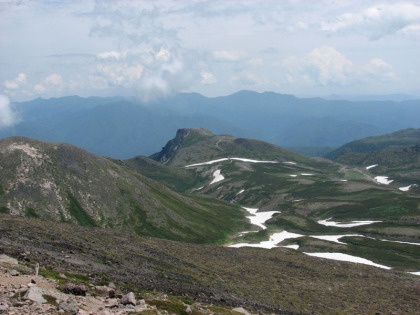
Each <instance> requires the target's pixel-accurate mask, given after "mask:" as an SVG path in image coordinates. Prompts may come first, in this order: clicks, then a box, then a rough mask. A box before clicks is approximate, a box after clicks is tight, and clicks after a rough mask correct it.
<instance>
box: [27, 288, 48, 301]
mask: <svg viewBox="0 0 420 315" xmlns="http://www.w3.org/2000/svg"><path fill="white" fill-rule="evenodd" d="M42 294H44V292H43V290H42V289H40V288H38V287H37V286H34V287H31V288H29V290H28V291H27V292H26V294H25V296H24V297H23V299H24V300H31V301H33V302H35V303H39V304H42V303H45V302H47V300H46V299H44V297H43V296H42Z"/></svg>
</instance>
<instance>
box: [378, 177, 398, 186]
mask: <svg viewBox="0 0 420 315" xmlns="http://www.w3.org/2000/svg"><path fill="white" fill-rule="evenodd" d="M375 180H376V181H377V182H378V183H379V184H384V185H389V184H391V183H392V182H393V181H394V180H389V179H388V176H376V177H375Z"/></svg>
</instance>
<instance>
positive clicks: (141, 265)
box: [0, 215, 420, 314]
mask: <svg viewBox="0 0 420 315" xmlns="http://www.w3.org/2000/svg"><path fill="white" fill-rule="evenodd" d="M0 235H1V237H0V253H4V254H7V255H9V256H12V257H15V258H19V259H21V263H23V264H25V265H26V266H28V267H31V268H33V265H34V264H35V263H36V262H38V263H39V264H40V274H42V275H44V276H49V277H53V278H56V279H57V280H58V281H61V282H63V279H61V280H60V276H59V275H60V273H65V275H66V277H68V278H71V281H68V279H67V280H65V281H67V282H75V283H76V284H77V283H80V284H84V285H87V286H89V284H92V285H94V286H103V285H106V286H108V285H109V282H110V281H112V282H113V283H114V284H115V285H116V287H117V289H119V290H120V291H121V292H120V293H121V294H127V293H129V292H130V291H132V292H133V293H134V294H135V296H136V300H141V299H145V302H146V304H149V305H157V304H158V302H148V300H151V299H152V297H151V296H149V294H150V293H153V291H156V292H163V293H165V294H168V295H169V300H171V299H172V297H174V298H175V297H177V298H176V301H184V302H183V303H185V304H189V305H191V307H192V306H193V305H196V303H204V304H206V305H210V304H212V305H213V306H230V307H231V308H232V307H243V308H245V309H246V310H248V311H252V312H258V313H276V314H281V313H283V312H286V313H290V312H292V313H324V314H331V313H336V312H344V313H347V314H352V313H357V314H369V313H397V314H399V313H409V314H415V313H416V312H417V311H418V310H419V309H420V301H419V299H418V297H419V295H420V277H418V276H415V275H409V274H406V273H402V272H396V271H387V270H383V269H378V268H375V267H370V266H365V265H357V264H350V263H342V262H335V261H329V260H320V259H318V258H313V257H308V256H306V255H303V254H301V253H297V252H294V251H292V250H290V249H285V248H277V249H273V250H262V249H253V248H239V249H235V248H225V247H218V246H210V245H196V244H186V243H179V242H174V241H167V240H162V239H156V238H144V237H140V236H138V235H135V234H130V233H127V232H123V231H117V230H111V229H102V228H93V227H90V228H87V227H80V226H74V225H70V224H62V223H60V224H55V225H51V224H50V223H49V222H47V221H42V220H39V219H28V218H17V217H11V216H9V215H1V216H0ZM31 270H32V269H31ZM64 285H65V283H64ZM117 293H119V292H117ZM171 301H173V304H177V303H178V304H177V305H179V302H177V303H176V302H175V301H174V300H171ZM152 303H155V304H152ZM168 304H170V303H168V302H167V303H166V304H164V303H163V302H162V303H161V304H159V305H166V307H169V306H168ZM185 311H186V306H185V308H183V309H182V311H181V310H178V311H170V313H171V314H185ZM212 312H213V313H218V314H232V313H230V312H229V311H227V310H226V309H225V310H223V309H217V308H216V309H213V311H212ZM193 313H194V314H202V313H207V314H208V312H206V311H199V310H197V311H196V312H193ZM148 314H150V313H148ZM152 314H154V313H152Z"/></svg>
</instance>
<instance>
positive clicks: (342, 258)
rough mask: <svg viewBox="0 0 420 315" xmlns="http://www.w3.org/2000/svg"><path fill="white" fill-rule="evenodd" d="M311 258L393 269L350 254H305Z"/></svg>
mask: <svg viewBox="0 0 420 315" xmlns="http://www.w3.org/2000/svg"><path fill="white" fill-rule="evenodd" d="M304 254H306V255H309V256H314V257H319V258H326V259H333V260H340V261H347V262H353V263H358V264H364V265H370V266H374V267H378V268H383V269H388V270H389V269H392V268H391V267H388V266H384V265H380V264H376V263H374V262H373V261H371V260H368V259H365V258H360V257H356V256H352V255H348V254H342V253H304Z"/></svg>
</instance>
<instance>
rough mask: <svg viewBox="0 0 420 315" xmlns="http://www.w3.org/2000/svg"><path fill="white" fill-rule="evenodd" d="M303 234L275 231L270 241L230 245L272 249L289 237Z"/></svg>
mask: <svg viewBox="0 0 420 315" xmlns="http://www.w3.org/2000/svg"><path fill="white" fill-rule="evenodd" d="M301 236H304V235H300V234H296V233H289V232H287V231H283V232H280V233H274V234H273V235H271V236H270V239H269V240H268V241H263V242H261V243H259V244H249V243H238V244H233V245H230V246H229V247H235V248H239V247H259V248H266V249H271V248H274V247H277V244H278V243H281V242H283V241H284V240H286V239H288V238H296V237H301ZM290 246H293V248H294V247H295V246H297V248H299V245H290ZM289 248H291V247H289Z"/></svg>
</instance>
